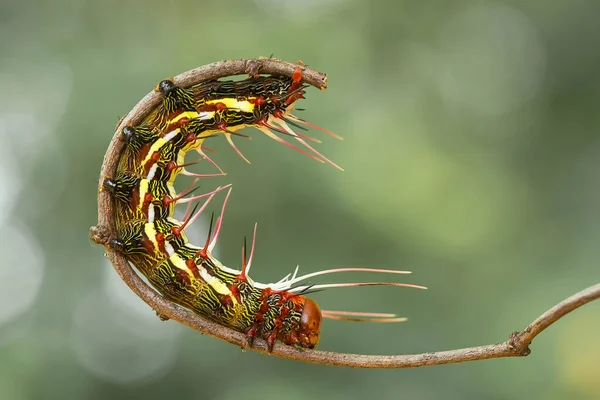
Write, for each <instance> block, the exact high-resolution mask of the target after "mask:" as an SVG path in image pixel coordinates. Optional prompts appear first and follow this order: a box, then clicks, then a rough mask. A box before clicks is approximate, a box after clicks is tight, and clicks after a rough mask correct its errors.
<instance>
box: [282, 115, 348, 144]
mask: <svg viewBox="0 0 600 400" xmlns="http://www.w3.org/2000/svg"><path fill="white" fill-rule="evenodd" d="M287 117H288V118H290V119H292V120H294V121H295V122H297V123H299V124H303V125H306V126H310V127H311V128H314V129H316V130H319V131H321V132H323V133H325V134H327V135H329V136H332V137H334V138H336V139H337V140H344V138H343V137H341V136H339V135H336V134H335V133H333V132H331V131H328V130H327V129H325V128H321V127H320V126H319V125H315V124H313V123H311V122H308V121H306V120H303V119H302V118H298V117H296V116H295V115H292V114H288V115H287Z"/></svg>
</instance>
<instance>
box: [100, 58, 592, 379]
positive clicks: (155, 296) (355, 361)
mask: <svg viewBox="0 0 600 400" xmlns="http://www.w3.org/2000/svg"><path fill="white" fill-rule="evenodd" d="M297 66H298V65H297V64H291V63H287V62H284V61H279V60H275V59H258V60H232V61H221V62H217V63H213V64H209V65H206V66H203V67H200V68H196V69H194V70H191V71H188V72H185V73H183V74H181V75H178V76H176V77H175V78H174V80H175V83H176V84H178V85H182V86H191V85H194V84H197V83H199V82H201V81H204V80H207V79H217V78H221V77H224V76H230V75H240V74H249V75H257V74H261V73H262V74H278V75H286V76H291V74H292V73H293V71H294V68H296V67H297ZM303 79H304V82H305V83H308V84H310V85H313V86H315V87H318V88H320V89H325V88H326V87H327V77H326V75H324V74H322V73H319V72H317V71H314V70H312V69H310V68H304V73H303ZM159 102H160V96H159V94H158V93H155V92H151V93H149V94H148V95H146V97H144V98H143V99H142V100H141V101H140V102H139V103H138V104H137V105H136V106H135V107H134V108H133V110H132V111H131V112H130V113H129V114H128V115H126V116H125V117H124V118H123V119H122V120H121V121H120V123H119V126H118V127H117V129H116V132H115V135H114V136H113V139H112V141H111V143H110V145H109V147H108V150H107V152H106V155H105V157H104V162H103V164H102V170H101V173H100V180H99V182H100V185H102V182H103V181H104V178H107V177H113V176H114V174H115V172H116V168H117V163H118V160H119V156H120V154H121V151H122V147H123V142H122V141H121V140H119V132H120V131H121V129H122V128H123V127H124V126H126V125H136V124H139V123H140V122H141V121H142V120H143V119H144V118H145V116H146V115H147V114H148V113H149V112H150V110H152V109H153V108H154V107H155V106H156V105H157V104H158V103H159ZM101 189H102V188H101V186H99V188H98V225H97V226H94V227H92V228H91V229H90V235H91V238H92V240H93V241H94V242H96V243H98V244H101V245H104V246H105V247H106V252H107V255H108V258H109V260H110V262H111V263H112V265H113V266H114V268H115V270H116V271H117V273H118V274H119V276H121V278H122V279H123V281H125V283H126V284H127V286H129V287H130V288H131V290H133V291H134V292H135V293H136V294H137V295H138V296H139V297H140V298H141V299H142V300H144V301H145V302H146V303H147V304H148V305H149V306H150V307H152V308H153V309H154V310H155V311H156V313H157V314H158V315H159V316H160V317H161V318H162V319H172V320H175V321H177V322H179V323H182V324H184V325H187V326H189V327H190V328H193V329H195V330H197V331H200V332H202V333H206V334H208V335H211V336H214V337H216V338H218V339H221V340H225V341H227V342H229V343H232V344H235V345H237V346H240V347H244V348H245V347H247V338H246V335H244V334H243V333H241V332H237V331H234V330H232V329H229V328H227V327H225V326H223V325H219V324H217V323H215V322H212V321H209V320H206V319H204V318H202V317H201V316H199V315H198V314H195V313H193V312H192V311H190V310H187V309H185V308H183V307H181V306H179V305H177V304H175V303H173V302H171V301H169V300H167V299H165V298H164V297H162V296H161V295H160V294H159V293H157V292H156V291H155V290H154V289H152V288H151V287H149V286H148V285H147V284H146V283H145V282H144V281H143V280H142V279H141V278H140V277H139V276H138V275H137V274H136V273H135V272H134V271H133V269H132V268H131V266H130V265H129V263H128V262H127V260H126V259H125V257H124V256H123V255H122V254H121V253H119V252H118V251H115V250H113V249H111V248H110V247H109V246H107V243H108V241H109V240H110V239H111V238H113V237H114V236H115V226H114V218H113V215H114V214H113V213H114V208H113V203H112V198H111V196H110V195H109V194H108V193H106V192H105V191H102V190H101ZM598 298H600V284H597V285H594V286H591V287H589V288H587V289H584V290H582V291H580V292H578V293H576V294H574V295H573V296H571V297H569V298H568V299H566V300H564V301H562V302H560V303H559V304H557V305H556V306H554V307H553V308H551V309H550V310H548V311H546V312H545V313H544V314H542V315H541V316H540V317H538V318H537V319H536V320H534V321H533V322H532V323H531V324H529V326H527V328H525V329H524V330H523V331H520V332H513V333H512V334H511V335H510V338H509V339H508V340H507V341H505V342H503V343H498V344H492V345H487V346H478V347H470V348H465V349H458V350H449V351H440V352H434V353H423V354H411V355H393V356H377V355H362V354H346V353H332V352H326V351H319V350H297V349H295V348H294V347H292V346H287V345H282V344H277V345H275V348H274V349H273V352H272V353H271V354H272V355H274V356H279V357H284V358H289V359H292V360H298V361H305V362H312V363H316V364H325V365H335V366H345V367H355V368H415V367H425V366H430V365H441V364H452V363H459V362H465V361H475V360H485V359H489V358H501V357H521V356H527V355H529V353H530V350H529V345H530V344H531V342H532V341H533V339H534V338H535V337H536V336H537V335H539V334H540V333H541V332H542V331H544V330H545V329H546V328H548V327H549V326H550V325H552V324H553V323H554V322H556V321H558V320H559V319H560V318H562V317H563V316H565V315H566V314H568V313H570V312H571V311H573V310H575V309H576V308H579V307H581V306H582V305H584V304H586V303H589V302H590V301H592V300H596V299H598ZM253 349H254V350H256V351H258V352H261V353H268V351H267V346H266V343H265V342H264V341H262V340H256V341H255V342H254V346H253Z"/></svg>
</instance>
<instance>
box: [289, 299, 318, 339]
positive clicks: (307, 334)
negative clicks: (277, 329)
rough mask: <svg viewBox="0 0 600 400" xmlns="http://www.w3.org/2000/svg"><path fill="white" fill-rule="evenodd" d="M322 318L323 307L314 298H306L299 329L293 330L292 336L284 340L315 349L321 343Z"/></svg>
mask: <svg viewBox="0 0 600 400" xmlns="http://www.w3.org/2000/svg"><path fill="white" fill-rule="evenodd" d="M321 320H322V316H321V309H320V308H319V306H318V305H317V303H316V302H315V301H314V300H312V299H308V298H304V307H303V308H302V314H301V316H300V322H299V324H298V329H297V330H296V331H294V332H291V333H290V334H289V336H290V337H288V338H286V340H284V341H285V342H287V343H293V344H295V345H297V346H299V347H304V348H308V349H314V348H315V347H317V344H318V343H319V334H320V331H321Z"/></svg>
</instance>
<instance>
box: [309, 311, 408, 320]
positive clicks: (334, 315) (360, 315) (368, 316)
mask: <svg viewBox="0 0 600 400" xmlns="http://www.w3.org/2000/svg"><path fill="white" fill-rule="evenodd" d="M321 315H322V317H323V318H327V319H334V320H338V321H352V322H375V323H389V322H404V321H407V320H408V318H405V317H398V316H397V315H396V314H386V313H369V312H354V311H331V310H322V311H321Z"/></svg>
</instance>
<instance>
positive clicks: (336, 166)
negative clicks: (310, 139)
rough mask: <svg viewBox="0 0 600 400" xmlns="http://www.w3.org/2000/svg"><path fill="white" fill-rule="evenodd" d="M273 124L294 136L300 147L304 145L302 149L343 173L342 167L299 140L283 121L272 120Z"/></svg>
mask: <svg viewBox="0 0 600 400" xmlns="http://www.w3.org/2000/svg"><path fill="white" fill-rule="evenodd" d="M273 122H275V123H277V124H278V125H279V126H281V127H282V128H283V129H284V130H285V131H286V132H288V133H289V134H290V135H292V136H294V138H295V139H296V140H297V141H299V142H300V143H302V145H304V147H306V148H307V149H309V150H310V151H312V152H313V153H315V154H316V155H317V156H318V157H320V158H321V159H323V160H324V161H325V162H327V163H329V164H331V165H333V166H334V167H335V168H337V169H339V170H340V171H344V169H343V168H342V167H340V166H339V165H337V164H336V163H334V162H333V161H331V160H330V159H329V158H327V157H325V156H324V155H323V154H321V153H320V152H318V151H317V150H316V149H315V148H313V147H312V146H311V145H309V144H308V143H306V141H305V140H304V139H303V138H301V137H300V136H299V135H298V133H296V132H294V130H292V128H290V127H289V125H288V124H287V123H286V122H285V121H284V120H282V119H279V118H274V119H273Z"/></svg>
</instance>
